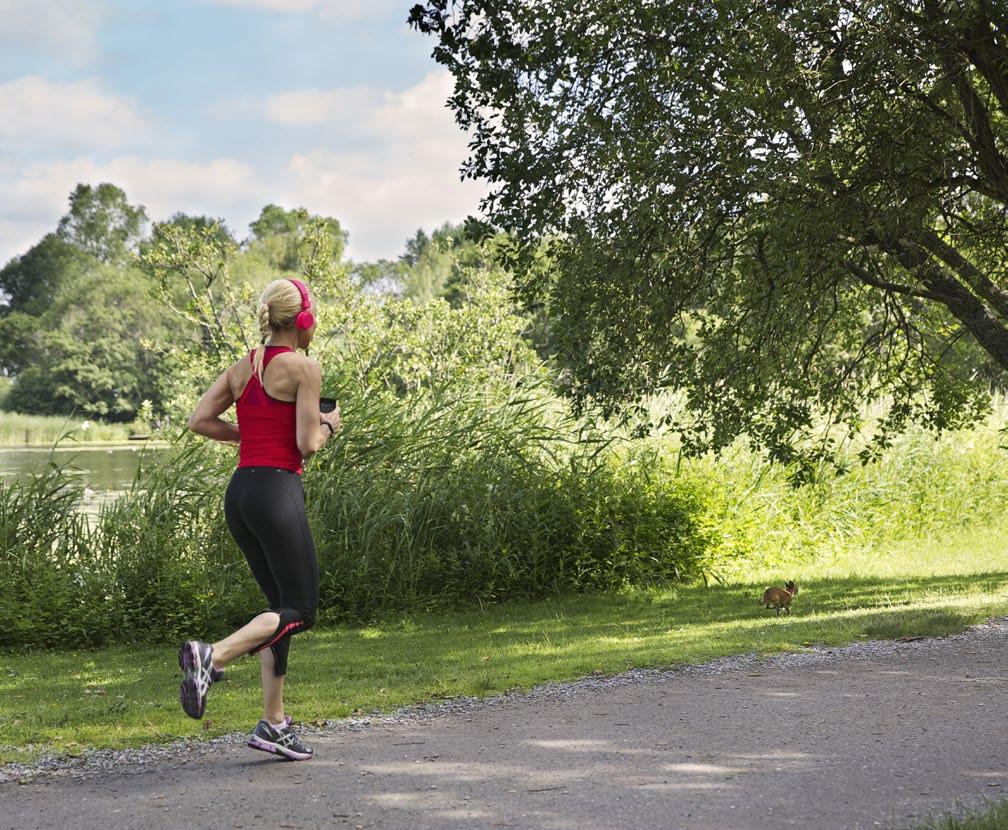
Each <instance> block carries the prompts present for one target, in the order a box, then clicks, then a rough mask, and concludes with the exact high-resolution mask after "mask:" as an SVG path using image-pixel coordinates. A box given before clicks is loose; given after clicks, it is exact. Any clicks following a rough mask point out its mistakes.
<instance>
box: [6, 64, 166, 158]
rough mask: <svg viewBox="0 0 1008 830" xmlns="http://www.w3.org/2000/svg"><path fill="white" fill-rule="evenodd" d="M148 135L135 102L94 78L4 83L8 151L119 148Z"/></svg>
mask: <svg viewBox="0 0 1008 830" xmlns="http://www.w3.org/2000/svg"><path fill="white" fill-rule="evenodd" d="M146 135H147V126H146V124H145V123H144V119H143V117H142V116H141V115H140V113H139V111H138V110H137V108H136V106H135V105H134V104H133V102H132V101H130V100H129V99H127V98H123V97H121V96H119V95H115V94H113V93H110V92H107V91H105V90H103V89H102V87H101V85H100V84H99V83H98V81H96V80H94V79H86V80H80V81H70V82H67V83H55V82H52V81H49V80H46V79H45V78H42V77H39V76H37V75H29V76H26V77H23V78H17V79H16V80H13V81H8V82H7V83H3V84H0V144H3V145H4V146H5V147H6V148H7V149H8V150H10V149H13V148H24V149H30V150H32V151H34V152H37V151H38V150H39V149H49V148H59V149H64V150H67V149H69V150H83V149H99V150H105V149H115V148H119V147H124V146H129V145H131V144H135V143H136V142H137V141H140V140H143V138H144V137H145V136H146Z"/></svg>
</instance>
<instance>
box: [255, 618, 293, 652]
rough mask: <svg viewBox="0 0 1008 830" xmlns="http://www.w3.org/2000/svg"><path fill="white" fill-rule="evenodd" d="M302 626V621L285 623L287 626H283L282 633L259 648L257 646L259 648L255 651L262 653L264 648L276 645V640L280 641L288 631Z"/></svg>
mask: <svg viewBox="0 0 1008 830" xmlns="http://www.w3.org/2000/svg"><path fill="white" fill-rule="evenodd" d="M302 625H304V622H303V621H302V620H298V621H297V622H292V623H287V625H285V626H284V628H283V631H281V632H280V633H279V634H277V635H276V637H274V638H273V639H272V640H270V641H269V642H268V643H263V644H262V645H261V646H259V648H257V649H256V651H262V650H263V649H264V648H269V647H270V646H271V645H273V644H274V643H276V642H277V641H278V640H282V639H283V637H284V635H285V634H286V633H287V632H288V631H290V630H291V629H292V628H297V627H299V626H302Z"/></svg>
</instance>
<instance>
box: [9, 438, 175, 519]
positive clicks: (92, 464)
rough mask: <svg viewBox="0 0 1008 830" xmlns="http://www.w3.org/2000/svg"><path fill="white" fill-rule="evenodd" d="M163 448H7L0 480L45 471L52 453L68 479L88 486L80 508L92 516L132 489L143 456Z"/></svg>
mask: <svg viewBox="0 0 1008 830" xmlns="http://www.w3.org/2000/svg"><path fill="white" fill-rule="evenodd" d="M164 450H165V447H164V445H156V444H155V445H142V444H137V443H132V444H128V445H120V444H116V445H111V446H104V447H84V448H82V447H73V446H70V447H60V448H57V449H55V450H53V449H52V448H51V447H39V448H36V447H5V448H0V480H2V481H3V482H4V483H5V484H7V483H10V482H15V481H18V480H19V479H23V478H25V477H27V476H29V475H30V474H31V472H32V471H33V470H39V469H41V468H43V467H45V465H46V463H47V462H48V461H49V457H50V453H52V458H53V460H54V461H55V462H56V463H57V464H59V465H63V464H66V468H65V469H66V472H67V474H69V475H74V476H80V478H81V480H82V481H83V482H84V484H85V485H86V487H85V490H84V499H83V500H82V502H81V504H80V508H81V510H83V511H84V512H85V513H86V514H88V515H89V516H94V515H96V514H97V512H98V510H99V508H100V507H101V505H102V504H103V503H104V502H106V501H109V500H110V499H113V498H115V497H116V496H117V495H119V494H120V493H122V492H123V491H124V490H127V489H129V486H130V484H131V483H132V481H133V477H134V476H135V475H136V471H137V467H138V465H139V463H140V458H141V455H142V456H143V457H145V458H148V459H149V458H150V457H151V454H152V453H161V452H164Z"/></svg>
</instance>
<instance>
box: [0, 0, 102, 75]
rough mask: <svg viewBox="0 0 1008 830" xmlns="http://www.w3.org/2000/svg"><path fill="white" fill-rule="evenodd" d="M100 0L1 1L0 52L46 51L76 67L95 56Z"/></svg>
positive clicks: (100, 11)
mask: <svg viewBox="0 0 1008 830" xmlns="http://www.w3.org/2000/svg"><path fill="white" fill-rule="evenodd" d="M105 15H106V9H105V3H104V2H101V0H88V2H81V0H46V1H45V2H42V3H40V2H39V1H38V0H0V20H2V21H3V25H2V26H0V49H3V50H4V51H5V52H10V51H17V50H20V49H30V50H34V51H42V52H46V53H48V54H50V55H52V56H54V57H58V58H60V59H61V60H64V61H67V60H68V61H70V62H72V63H76V64H87V63H91V62H92V61H93V60H94V59H95V58H96V57H98V54H99V52H98V40H97V34H98V26H99V24H100V23H101V21H102V19H103V18H104V17H105Z"/></svg>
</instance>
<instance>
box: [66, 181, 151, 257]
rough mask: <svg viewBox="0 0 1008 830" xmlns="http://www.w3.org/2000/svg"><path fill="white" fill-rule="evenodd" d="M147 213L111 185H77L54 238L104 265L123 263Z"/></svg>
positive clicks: (140, 234)
mask: <svg viewBox="0 0 1008 830" xmlns="http://www.w3.org/2000/svg"><path fill="white" fill-rule="evenodd" d="M146 221H147V212H146V211H145V210H144V208H143V207H139V206H134V205H131V204H130V203H129V202H128V201H127V200H126V194H125V193H124V192H123V190H122V189H121V188H119V187H116V186H115V185H114V184H109V183H108V182H104V183H102V184H99V185H98V186H97V187H92V186H91V185H88V184H78V185H77V187H76V188H75V189H74V191H73V193H71V194H70V210H69V211H68V212H67V214H66V215H65V216H64V217H63V218H62V219H60V222H59V226H58V227H57V229H56V234H57V236H59V238H60V239H63V240H66V241H67V242H72V243H73V244H74V245H76V246H77V247H79V248H80V249H81V250H83V251H85V252H86V253H88V254H90V255H91V256H93V257H94V258H95V259H97V260H98V261H99V262H103V263H105V264H107V265H115V264H124V263H126V262H127V261H128V260H129V258H130V256H131V254H132V252H133V251H134V250H135V249H136V247H137V245H138V244H139V242H140V239H141V237H142V235H143V230H144V223H145V222H146Z"/></svg>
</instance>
